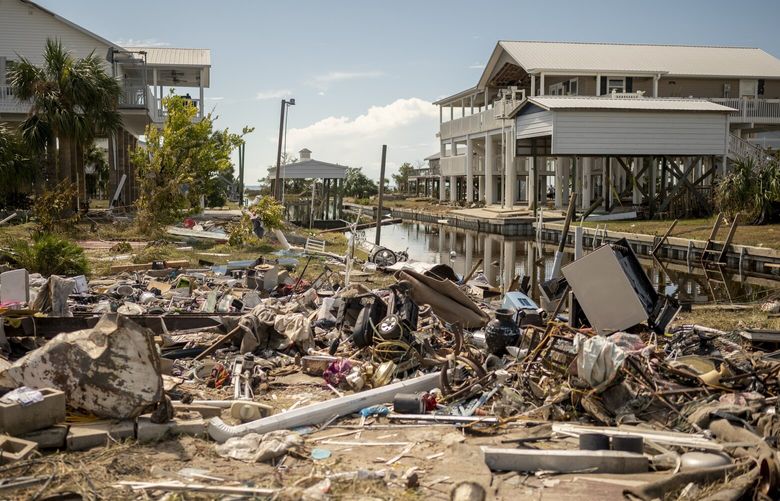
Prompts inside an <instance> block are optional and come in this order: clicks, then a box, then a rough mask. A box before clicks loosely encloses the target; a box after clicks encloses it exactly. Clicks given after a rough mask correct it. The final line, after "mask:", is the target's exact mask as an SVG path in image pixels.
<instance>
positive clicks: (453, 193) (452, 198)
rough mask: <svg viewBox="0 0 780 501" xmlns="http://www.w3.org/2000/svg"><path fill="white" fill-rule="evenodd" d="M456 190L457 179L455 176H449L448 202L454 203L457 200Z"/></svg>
mask: <svg viewBox="0 0 780 501" xmlns="http://www.w3.org/2000/svg"><path fill="white" fill-rule="evenodd" d="M456 188H457V178H456V177H455V176H450V202H454V201H455V200H456V199H457V194H458V190H457V189H456Z"/></svg>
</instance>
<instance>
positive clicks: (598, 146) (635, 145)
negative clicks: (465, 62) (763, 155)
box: [435, 41, 780, 214]
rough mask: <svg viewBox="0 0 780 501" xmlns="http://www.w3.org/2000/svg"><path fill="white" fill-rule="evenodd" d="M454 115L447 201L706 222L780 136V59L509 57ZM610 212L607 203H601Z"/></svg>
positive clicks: (446, 117)
mask: <svg viewBox="0 0 780 501" xmlns="http://www.w3.org/2000/svg"><path fill="white" fill-rule="evenodd" d="M435 104H437V105H438V106H439V107H440V128H439V134H438V136H439V140H440V145H441V149H440V157H441V158H440V160H439V166H440V176H439V187H440V190H439V198H440V200H442V201H444V200H450V201H453V202H454V201H457V200H465V201H466V202H477V201H480V202H484V203H485V204H487V205H498V204H500V205H503V206H505V207H512V206H524V207H526V206H527V207H535V206H542V205H543V206H550V207H555V208H563V207H565V206H566V204H567V203H568V197H569V195H570V193H572V192H573V191H576V192H577V193H579V194H580V204H581V206H582V207H583V208H584V209H588V208H591V209H596V208H598V209H599V210H606V211H611V210H613V209H614V208H616V207H617V208H621V207H622V208H635V209H638V210H642V211H647V212H649V213H652V214H655V213H659V212H668V211H671V212H675V213H688V214H693V213H700V212H706V210H707V207H708V206H709V205H710V203H711V200H710V197H711V189H710V186H711V184H712V181H713V179H714V176H716V175H717V174H720V173H723V172H724V170H725V169H726V168H727V165H728V159H730V158H731V159H733V158H736V157H739V156H746V155H759V154H760V152H761V150H760V148H759V145H760V144H763V140H764V138H763V136H764V135H765V134H767V133H772V132H773V131H778V130H780V60H778V59H777V58H775V57H773V56H772V55H770V54H768V53H766V52H764V51H762V50H760V49H753V48H734V47H692V46H671V45H628V44H591V43H555V42H506V41H502V42H499V43H498V44H497V45H496V48H495V50H494V51H493V54H492V55H491V57H490V59H489V61H488V63H487V65H486V68H485V70H484V72H483V74H482V76H481V78H480V80H479V82H478V83H477V85H476V86H474V87H472V88H470V89H467V90H465V91H462V92H460V93H458V94H455V95H452V96H450V97H447V98H444V99H442V100H439V101H438V102H436V103H435ZM596 201H598V204H595V202H596Z"/></svg>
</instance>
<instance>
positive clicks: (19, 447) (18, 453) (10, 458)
mask: <svg viewBox="0 0 780 501" xmlns="http://www.w3.org/2000/svg"><path fill="white" fill-rule="evenodd" d="M37 448H38V444H36V443H35V442H29V441H27V440H22V439H20V438H15V437H9V436H8V435H0V464H7V463H14V462H16V461H21V460H22V459H26V458H28V457H29V456H30V455H31V454H32V453H33V452H35V450H36V449H37Z"/></svg>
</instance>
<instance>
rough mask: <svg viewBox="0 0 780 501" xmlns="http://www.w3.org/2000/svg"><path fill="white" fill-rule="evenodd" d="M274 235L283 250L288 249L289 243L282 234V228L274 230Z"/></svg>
mask: <svg viewBox="0 0 780 501" xmlns="http://www.w3.org/2000/svg"><path fill="white" fill-rule="evenodd" d="M274 235H276V239H277V240H279V243H280V244H282V247H283V248H284V250H290V243H289V242H288V241H287V238H286V237H285V236H284V233H282V230H279V229H276V230H274Z"/></svg>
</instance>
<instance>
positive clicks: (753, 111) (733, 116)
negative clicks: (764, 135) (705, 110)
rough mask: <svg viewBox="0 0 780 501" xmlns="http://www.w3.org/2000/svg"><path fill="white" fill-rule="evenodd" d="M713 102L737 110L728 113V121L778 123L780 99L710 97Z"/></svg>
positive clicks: (779, 121) (779, 120)
mask: <svg viewBox="0 0 780 501" xmlns="http://www.w3.org/2000/svg"><path fill="white" fill-rule="evenodd" d="M710 101H712V102H713V103H717V104H722V105H723V106H728V107H729V108H736V109H737V111H735V112H732V113H730V114H729V121H730V122H731V123H733V124H735V123H751V124H780V99H753V98H744V97H743V98H736V97H735V98H712V99H710Z"/></svg>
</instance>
